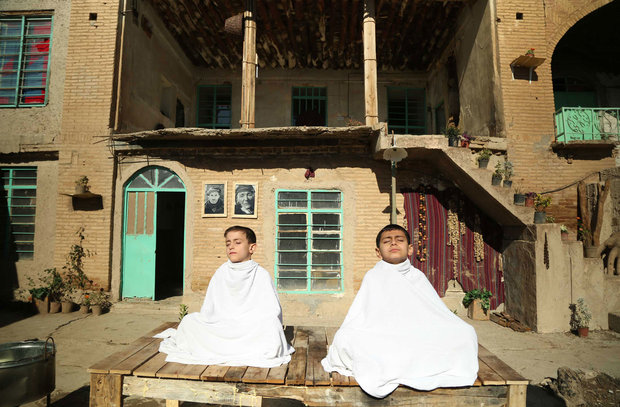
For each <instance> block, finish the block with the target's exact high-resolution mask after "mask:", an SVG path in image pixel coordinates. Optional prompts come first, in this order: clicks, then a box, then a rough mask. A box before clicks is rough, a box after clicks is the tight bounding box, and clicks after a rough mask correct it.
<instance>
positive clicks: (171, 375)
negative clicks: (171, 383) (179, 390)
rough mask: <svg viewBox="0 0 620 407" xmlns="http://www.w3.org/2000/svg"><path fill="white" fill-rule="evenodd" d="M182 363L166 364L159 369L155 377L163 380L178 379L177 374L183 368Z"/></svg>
mask: <svg viewBox="0 0 620 407" xmlns="http://www.w3.org/2000/svg"><path fill="white" fill-rule="evenodd" d="M185 366H186V365H184V364H183V363H176V362H167V363H166V364H165V365H163V366H162V367H161V369H159V370H158V371H157V373H156V374H155V375H156V376H157V377H161V378H164V379H176V378H178V377H179V372H180V371H181V370H182V369H183V368H184V367H185Z"/></svg>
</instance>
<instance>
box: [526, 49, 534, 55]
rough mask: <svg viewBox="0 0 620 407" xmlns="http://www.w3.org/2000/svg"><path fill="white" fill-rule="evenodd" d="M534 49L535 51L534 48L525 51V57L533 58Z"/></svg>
mask: <svg viewBox="0 0 620 407" xmlns="http://www.w3.org/2000/svg"><path fill="white" fill-rule="evenodd" d="M535 49H536V48H530V49H528V50H527V51H525V55H531V56H534V50H535Z"/></svg>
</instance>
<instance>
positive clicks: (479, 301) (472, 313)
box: [463, 288, 493, 321]
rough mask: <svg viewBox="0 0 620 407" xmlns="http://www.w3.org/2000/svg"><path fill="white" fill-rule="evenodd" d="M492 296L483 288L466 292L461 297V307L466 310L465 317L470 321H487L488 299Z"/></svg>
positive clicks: (489, 305)
mask: <svg viewBox="0 0 620 407" xmlns="http://www.w3.org/2000/svg"><path fill="white" fill-rule="evenodd" d="M492 296H493V294H492V293H491V291H489V290H487V289H485V288H483V289H478V288H474V289H473V290H470V291H467V292H466V293H465V297H463V305H464V306H465V308H467V316H468V317H469V318H470V319H475V320H481V321H483V320H487V319H489V309H490V308H491V301H490V298H491V297H492Z"/></svg>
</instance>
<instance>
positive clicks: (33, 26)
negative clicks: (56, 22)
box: [24, 19, 52, 35]
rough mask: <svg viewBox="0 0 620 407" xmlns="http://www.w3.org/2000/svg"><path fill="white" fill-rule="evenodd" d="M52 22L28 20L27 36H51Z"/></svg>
mask: <svg viewBox="0 0 620 407" xmlns="http://www.w3.org/2000/svg"><path fill="white" fill-rule="evenodd" d="M51 28H52V22H51V20H39V19H28V20H27V21H26V30H24V31H25V34H26V35H50V32H51Z"/></svg>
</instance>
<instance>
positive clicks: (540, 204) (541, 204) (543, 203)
mask: <svg viewBox="0 0 620 407" xmlns="http://www.w3.org/2000/svg"><path fill="white" fill-rule="evenodd" d="M549 205H551V197H550V196H548V197H544V196H542V195H541V194H536V198H534V206H535V207H536V211H537V212H544V211H545V209H546V208H547V207H548V206H549Z"/></svg>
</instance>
